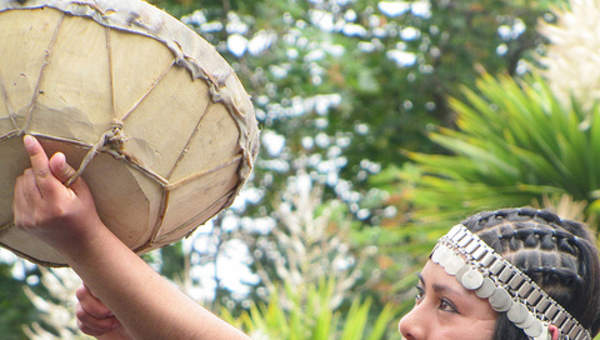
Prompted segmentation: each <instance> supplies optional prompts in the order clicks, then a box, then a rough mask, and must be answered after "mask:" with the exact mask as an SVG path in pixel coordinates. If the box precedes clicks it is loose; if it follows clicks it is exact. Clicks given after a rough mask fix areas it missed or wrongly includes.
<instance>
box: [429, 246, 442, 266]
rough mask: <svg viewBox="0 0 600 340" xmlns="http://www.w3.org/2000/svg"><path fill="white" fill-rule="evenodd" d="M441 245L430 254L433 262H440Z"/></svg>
mask: <svg viewBox="0 0 600 340" xmlns="http://www.w3.org/2000/svg"><path fill="white" fill-rule="evenodd" d="M440 249H441V247H437V248H435V250H434V251H433V254H431V261H433V263H435V264H440V255H441V250H440Z"/></svg>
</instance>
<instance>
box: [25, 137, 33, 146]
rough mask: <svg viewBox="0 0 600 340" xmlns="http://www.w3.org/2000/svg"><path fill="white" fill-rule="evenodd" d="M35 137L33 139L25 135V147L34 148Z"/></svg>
mask: <svg viewBox="0 0 600 340" xmlns="http://www.w3.org/2000/svg"><path fill="white" fill-rule="evenodd" d="M33 143H34V142H33V137H31V136H30V135H25V136H24V137H23V144H25V147H28V148H30V147H32V146H33Z"/></svg>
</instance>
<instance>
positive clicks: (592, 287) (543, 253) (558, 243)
mask: <svg viewBox="0 0 600 340" xmlns="http://www.w3.org/2000/svg"><path fill="white" fill-rule="evenodd" d="M462 224H463V225H464V226H465V227H467V228H468V229H469V230H471V232H473V233H475V234H477V235H478V236H479V237H480V238H481V239H482V240H483V241H484V242H486V243H487V244H488V245H489V246H491V247H492V248H494V250H495V251H496V252H498V253H499V254H501V255H502V256H503V257H504V258H506V259H507V260H508V261H510V262H511V263H512V264H514V265H515V266H517V267H518V268H519V269H520V270H521V271H523V272H524V273H525V274H527V275H528V276H529V277H530V278H531V279H533V280H534V281H535V282H536V283H537V284H538V285H539V286H540V287H541V288H542V289H543V290H544V291H546V293H548V294H549V295H550V296H551V297H552V298H553V299H554V300H556V301H557V302H558V303H560V304H561V305H562V306H563V307H564V308H565V309H566V310H567V311H568V312H569V313H570V314H571V315H572V316H573V317H575V318H576V319H577V320H578V321H579V323H581V325H582V326H583V327H585V328H586V329H588V330H589V331H590V333H591V335H592V337H594V335H596V334H597V333H598V328H599V326H600V276H599V275H600V264H599V261H598V251H597V248H596V245H595V244H596V243H595V239H594V237H593V236H592V235H591V233H590V232H589V231H588V230H587V227H586V226H585V225H583V224H581V223H578V222H574V221H569V220H564V219H561V218H560V217H558V216H557V215H555V214H553V213H551V212H548V211H545V210H536V209H531V208H519V209H502V210H497V211H492V212H482V213H479V214H476V215H473V216H471V217H469V218H467V219H466V220H464V221H463V222H462ZM494 339H495V340H520V339H523V340H527V339H528V338H527V336H526V335H525V333H524V332H523V331H522V330H520V329H519V328H517V327H516V326H514V325H513V324H512V322H510V321H509V320H508V319H507V317H506V313H500V314H499V317H498V320H497V322H496V330H495V333H494Z"/></svg>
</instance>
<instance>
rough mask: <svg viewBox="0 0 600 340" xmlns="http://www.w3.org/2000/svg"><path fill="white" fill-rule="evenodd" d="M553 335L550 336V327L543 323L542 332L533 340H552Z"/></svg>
mask: <svg viewBox="0 0 600 340" xmlns="http://www.w3.org/2000/svg"><path fill="white" fill-rule="evenodd" d="M551 339H552V337H551V336H550V332H549V331H548V327H546V325H543V327H542V334H540V335H538V336H536V337H533V340H551Z"/></svg>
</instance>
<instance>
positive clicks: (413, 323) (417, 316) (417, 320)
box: [398, 304, 427, 340]
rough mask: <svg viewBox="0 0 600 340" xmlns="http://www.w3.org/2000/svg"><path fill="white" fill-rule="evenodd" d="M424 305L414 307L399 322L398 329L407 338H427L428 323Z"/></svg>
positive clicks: (407, 339) (416, 339) (418, 339)
mask: <svg viewBox="0 0 600 340" xmlns="http://www.w3.org/2000/svg"><path fill="white" fill-rule="evenodd" d="M424 313H425V310H424V306H423V305H422V304H419V305H415V306H414V307H413V309H412V310H411V311H410V312H408V314H406V315H404V316H403V317H402V319H400V322H398V330H399V331H400V334H402V337H403V338H404V339H406V340H424V339H426V338H427V337H426V335H427V334H426V333H427V325H426V322H425V319H424Z"/></svg>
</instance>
